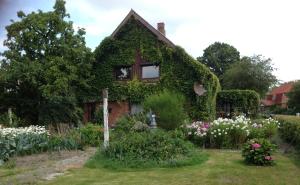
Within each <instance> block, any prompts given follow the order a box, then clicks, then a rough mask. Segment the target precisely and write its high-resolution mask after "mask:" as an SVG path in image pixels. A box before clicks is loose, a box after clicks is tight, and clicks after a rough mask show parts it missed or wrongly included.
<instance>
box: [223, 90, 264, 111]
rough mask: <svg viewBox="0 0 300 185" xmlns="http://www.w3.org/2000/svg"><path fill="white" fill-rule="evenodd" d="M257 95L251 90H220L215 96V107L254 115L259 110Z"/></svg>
mask: <svg viewBox="0 0 300 185" xmlns="http://www.w3.org/2000/svg"><path fill="white" fill-rule="evenodd" d="M259 102H260V98H259V94H258V93H257V92H255V91H253V90H222V91H220V92H218V95H217V107H218V108H219V109H222V108H223V107H224V106H228V105H229V106H230V109H231V111H241V112H243V113H246V114H248V113H250V114H251V115H255V114H256V113H257V112H258V108H259Z"/></svg>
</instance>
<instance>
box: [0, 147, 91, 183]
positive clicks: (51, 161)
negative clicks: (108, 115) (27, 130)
mask: <svg viewBox="0 0 300 185" xmlns="http://www.w3.org/2000/svg"><path fill="white" fill-rule="evenodd" d="M95 151H96V148H87V149H86V150H85V151H80V150H78V151H60V152H52V153H43V154H36V155H31V156H24V157H17V158H15V161H16V167H15V168H14V169H12V172H11V174H9V173H8V175H6V176H4V177H3V176H0V185H2V184H3V185H15V184H36V183H38V182H39V181H43V180H52V179H53V178H55V177H57V176H60V175H63V174H64V173H65V172H66V171H67V170H69V169H73V168H81V167H82V166H83V165H84V163H85V162H86V161H87V160H88V159H89V158H90V157H91V156H92V155H93V154H94V153H95ZM14 172H15V173H14Z"/></svg>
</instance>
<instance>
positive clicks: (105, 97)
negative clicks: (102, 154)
mask: <svg viewBox="0 0 300 185" xmlns="http://www.w3.org/2000/svg"><path fill="white" fill-rule="evenodd" d="M102 94H103V123H104V143H103V145H104V148H107V147H108V145H109V130H108V109H107V107H108V89H107V88H106V89H103V91H102Z"/></svg>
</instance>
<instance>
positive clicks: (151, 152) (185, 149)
mask: <svg viewBox="0 0 300 185" xmlns="http://www.w3.org/2000/svg"><path fill="white" fill-rule="evenodd" d="M173 136H174V135H173V134H171V133H168V132H166V131H163V130H159V129H155V130H151V131H147V132H133V133H130V134H127V135H125V136H123V137H121V138H119V139H118V140H115V141H113V142H111V143H110V145H109V147H108V148H107V149H105V150H102V151H101V152H100V153H99V154H97V155H96V156H95V157H96V158H98V159H99V160H100V159H101V160H103V159H104V161H106V162H104V163H106V164H107V163H108V162H107V161H110V162H111V163H108V166H107V167H114V166H115V167H118V166H120V167H130V168H141V167H154V166H181V165H188V164H191V160H192V161H194V162H195V160H196V159H197V160H198V162H199V161H203V155H200V154H199V153H198V151H196V150H195V148H194V147H193V145H192V144H191V143H190V142H187V141H184V140H183V139H181V138H176V137H173ZM200 158H201V160H200ZM95 160H96V159H94V161H93V162H89V163H88V166H90V167H93V166H94V165H93V163H94V162H95Z"/></svg>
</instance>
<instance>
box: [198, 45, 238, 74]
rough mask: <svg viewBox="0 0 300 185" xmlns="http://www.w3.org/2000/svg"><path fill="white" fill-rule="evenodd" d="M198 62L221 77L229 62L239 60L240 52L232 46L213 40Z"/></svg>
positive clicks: (232, 62)
mask: <svg viewBox="0 0 300 185" xmlns="http://www.w3.org/2000/svg"><path fill="white" fill-rule="evenodd" d="M197 60H198V61H199V62H202V63H204V64H205V65H206V66H208V67H209V68H210V69H211V70H212V71H213V72H214V73H215V74H216V75H217V76H218V77H221V76H222V75H223V74H224V73H225V71H226V70H227V69H228V68H229V66H230V65H231V64H234V63H236V62H238V61H239V60H240V52H239V51H238V50H237V49H236V48H235V47H233V46H231V45H229V44H226V43H220V42H215V43H213V44H211V45H210V46H209V47H207V48H206V49H205V50H204V53H203V56H202V57H198V58H197Z"/></svg>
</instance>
